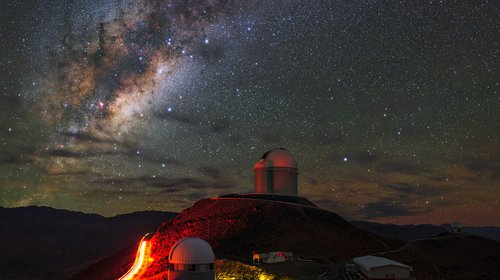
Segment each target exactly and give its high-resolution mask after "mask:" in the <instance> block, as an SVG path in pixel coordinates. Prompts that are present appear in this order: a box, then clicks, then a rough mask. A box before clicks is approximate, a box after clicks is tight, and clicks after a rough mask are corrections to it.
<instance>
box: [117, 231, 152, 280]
mask: <svg viewBox="0 0 500 280" xmlns="http://www.w3.org/2000/svg"><path fill="white" fill-rule="evenodd" d="M147 243H148V242H147V241H146V240H144V238H143V240H142V241H141V245H140V246H139V250H137V255H136V257H135V261H134V264H133V265H132V267H131V268H130V269H129V270H128V271H127V273H125V274H124V275H123V276H122V277H120V278H118V280H134V279H135V278H134V276H136V274H137V273H138V272H139V270H140V269H141V268H142V266H143V264H144V259H145V255H146V245H147Z"/></svg>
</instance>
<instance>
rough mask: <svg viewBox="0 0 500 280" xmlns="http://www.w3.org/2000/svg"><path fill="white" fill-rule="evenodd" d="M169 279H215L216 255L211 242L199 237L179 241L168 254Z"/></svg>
mask: <svg viewBox="0 0 500 280" xmlns="http://www.w3.org/2000/svg"><path fill="white" fill-rule="evenodd" d="M168 261H169V263H170V266H169V269H168V279H169V280H214V279H215V271H214V262H215V255H214V251H213V250H212V247H211V246H210V244H208V243H207V242H206V241H205V240H203V239H201V238H197V237H186V238H183V239H181V240H179V241H177V242H176V243H175V244H174V245H173V246H172V248H171V249H170V254H169V256H168Z"/></svg>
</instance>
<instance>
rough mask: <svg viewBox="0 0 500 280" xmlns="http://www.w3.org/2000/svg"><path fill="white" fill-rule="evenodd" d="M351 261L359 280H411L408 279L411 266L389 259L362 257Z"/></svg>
mask: <svg viewBox="0 0 500 280" xmlns="http://www.w3.org/2000/svg"><path fill="white" fill-rule="evenodd" d="M352 261H353V263H354V264H355V266H356V270H357V273H358V275H359V277H360V279H365V280H373V279H400V280H403V279H405V280H408V279H412V278H410V271H412V270H413V269H412V267H411V266H408V265H404V264H402V263H399V262H396V261H393V260H390V259H386V258H382V257H375V256H364V257H359V258H354V259H353V260H352Z"/></svg>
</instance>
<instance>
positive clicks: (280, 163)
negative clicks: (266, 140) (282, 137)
mask: <svg viewBox="0 0 500 280" xmlns="http://www.w3.org/2000/svg"><path fill="white" fill-rule="evenodd" d="M261 159H262V160H264V165H265V166H266V167H290V168H297V161H295V158H294V157H293V156H292V154H291V153H290V152H289V151H287V150H286V149H284V148H277V149H274V150H270V151H268V152H266V153H265V154H264V155H262V158H261Z"/></svg>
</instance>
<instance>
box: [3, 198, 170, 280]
mask: <svg viewBox="0 0 500 280" xmlns="http://www.w3.org/2000/svg"><path fill="white" fill-rule="evenodd" d="M175 215H176V214H175V213H168V212H156V211H145V212H135V213H131V214H126V215H119V216H115V217H112V218H105V217H102V216H99V215H96V214H85V213H81V212H72V211H67V210H59V209H53V208H49V207H38V206H29V207H20V208H3V207H0V240H2V241H1V242H0V252H2V253H1V254H0V271H2V276H1V278H2V279H10V280H15V279H30V280H34V279H65V278H68V277H69V276H70V275H71V274H73V273H75V272H78V271H80V270H82V269H85V268H86V267H87V266H88V265H90V264H91V263H94V262H96V261H98V260H99V259H102V258H104V257H106V256H109V255H112V254H115V253H116V252H117V251H119V250H120V249H123V248H124V247H127V246H128V245H129V244H130V243H132V242H134V241H136V240H138V239H140V237H141V236H142V235H144V233H146V232H150V231H154V230H155V229H156V228H157V227H158V226H159V225H160V224H161V223H162V222H165V221H167V220H169V219H171V218H173V217H175Z"/></svg>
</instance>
